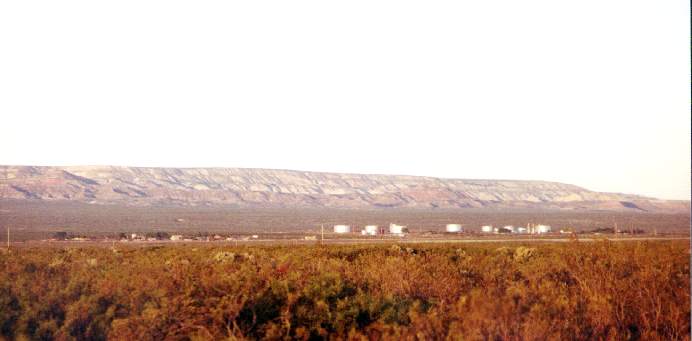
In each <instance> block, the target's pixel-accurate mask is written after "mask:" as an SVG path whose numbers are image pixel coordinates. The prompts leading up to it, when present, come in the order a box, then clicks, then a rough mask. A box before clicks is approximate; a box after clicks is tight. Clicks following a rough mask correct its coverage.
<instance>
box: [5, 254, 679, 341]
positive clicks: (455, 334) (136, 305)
mask: <svg viewBox="0 0 692 341" xmlns="http://www.w3.org/2000/svg"><path fill="white" fill-rule="evenodd" d="M689 250H690V249H689V242H687V241H656V242H653V241H642V242H634V241H632V242H608V241H602V242H592V243H586V242H571V243H560V244H548V243H544V244H538V243H536V244H521V243H504V244H477V245H476V244H474V245H453V244H447V245H426V244H422V245H418V244H415V245H414V244H410V245H396V244H390V245H377V246H375V245H356V246H334V245H330V246H241V247H218V246H204V245H183V246H164V247H161V246H156V247H126V246H117V247H115V248H107V247H85V248H39V247H25V248H17V249H14V250H12V252H11V253H9V254H7V253H5V254H2V255H1V256H0V263H1V264H2V268H3V269H4V270H3V271H2V272H1V273H0V334H1V335H2V337H0V339H6V340H13V339H17V340H21V339H42V340H51V339H57V340H73V339H74V340H100V339H113V340H219V339H396V340H398V339H417V340H431V339H446V338H449V339H462V340H594V339H596V340H598V339H602V340H631V339H642V340H689V339H690V268H689V257H690V254H689Z"/></svg>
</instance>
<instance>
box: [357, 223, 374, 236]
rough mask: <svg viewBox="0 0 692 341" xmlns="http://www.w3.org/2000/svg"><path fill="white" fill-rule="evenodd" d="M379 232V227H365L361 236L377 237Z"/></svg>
mask: <svg viewBox="0 0 692 341" xmlns="http://www.w3.org/2000/svg"><path fill="white" fill-rule="evenodd" d="M377 230H378V228H377V225H365V227H364V228H363V231H361V234H363V235H364V236H375V235H377Z"/></svg>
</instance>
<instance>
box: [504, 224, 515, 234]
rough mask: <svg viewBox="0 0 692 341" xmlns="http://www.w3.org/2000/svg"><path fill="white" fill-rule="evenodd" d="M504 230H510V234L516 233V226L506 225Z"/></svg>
mask: <svg viewBox="0 0 692 341" xmlns="http://www.w3.org/2000/svg"><path fill="white" fill-rule="evenodd" d="M503 228H504V229H505V230H508V231H509V232H510V233H514V226H512V225H505V227H503Z"/></svg>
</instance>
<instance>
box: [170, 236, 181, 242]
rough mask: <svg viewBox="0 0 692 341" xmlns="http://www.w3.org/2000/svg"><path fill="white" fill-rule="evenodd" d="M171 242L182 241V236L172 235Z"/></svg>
mask: <svg viewBox="0 0 692 341" xmlns="http://www.w3.org/2000/svg"><path fill="white" fill-rule="evenodd" d="M171 240H172V241H179V240H183V236H182V235H180V234H174V235H172V236H171Z"/></svg>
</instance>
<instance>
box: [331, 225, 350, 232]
mask: <svg viewBox="0 0 692 341" xmlns="http://www.w3.org/2000/svg"><path fill="white" fill-rule="evenodd" d="M349 232H351V226H348V225H334V233H349Z"/></svg>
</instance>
